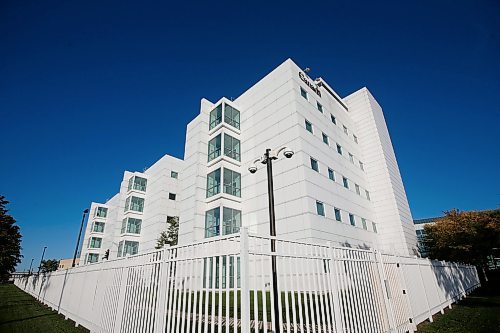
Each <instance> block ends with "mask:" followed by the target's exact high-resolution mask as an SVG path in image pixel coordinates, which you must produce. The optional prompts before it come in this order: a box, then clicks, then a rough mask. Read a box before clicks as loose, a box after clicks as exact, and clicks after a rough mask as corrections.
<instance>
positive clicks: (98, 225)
mask: <svg viewBox="0 0 500 333" xmlns="http://www.w3.org/2000/svg"><path fill="white" fill-rule="evenodd" d="M92 231H94V232H104V222H94V225H93V227H92Z"/></svg>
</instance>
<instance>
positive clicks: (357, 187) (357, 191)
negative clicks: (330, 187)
mask: <svg viewBox="0 0 500 333" xmlns="http://www.w3.org/2000/svg"><path fill="white" fill-rule="evenodd" d="M354 187H355V188H356V194H357V195H360V194H361V193H360V192H359V185H358V184H354Z"/></svg>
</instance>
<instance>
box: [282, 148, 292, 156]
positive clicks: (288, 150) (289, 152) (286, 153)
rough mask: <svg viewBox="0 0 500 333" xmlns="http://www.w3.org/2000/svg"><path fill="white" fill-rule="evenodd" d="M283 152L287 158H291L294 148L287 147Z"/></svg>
mask: <svg viewBox="0 0 500 333" xmlns="http://www.w3.org/2000/svg"><path fill="white" fill-rule="evenodd" d="M283 154H284V155H285V157H286V158H290V157H292V156H293V150H291V149H286V150H285V151H284V152H283Z"/></svg>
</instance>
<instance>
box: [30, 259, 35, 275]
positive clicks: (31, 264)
mask: <svg viewBox="0 0 500 333" xmlns="http://www.w3.org/2000/svg"><path fill="white" fill-rule="evenodd" d="M33 260H35V258H31V263H30V269H28V275H31V266H33Z"/></svg>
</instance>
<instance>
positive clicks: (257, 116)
mask: <svg viewBox="0 0 500 333" xmlns="http://www.w3.org/2000/svg"><path fill="white" fill-rule="evenodd" d="M285 146H286V147H287V149H290V150H292V151H294V155H293V157H292V158H290V159H287V158H279V159H277V160H275V161H274V162H273V169H274V190H275V212H276V229H277V235H278V236H279V237H283V238H287V239H293V240H302V241H308V242H317V243H325V242H331V243H332V244H334V245H343V246H352V247H357V248H372V247H376V248H380V249H382V250H384V251H389V252H392V253H398V254H403V255H413V254H416V251H417V241H416V237H415V229H414V226H413V220H412V216H411V212H410V209H409V206H408V201H407V199H406V193H405V190H404V186H403V182H402V180H401V175H400V173H399V168H398V164H397V161H396V157H395V154H394V150H393V147H392V143H391V139H390V136H389V132H388V129H387V126H386V123H385V119H384V116H383V113H382V109H381V107H380V105H379V104H378V103H377V101H376V100H375V98H374V97H373V96H372V95H371V93H370V92H369V91H368V89H366V88H362V89H360V90H358V91H356V92H354V93H352V94H351V95H349V96H347V97H345V98H341V97H340V96H339V95H338V94H337V93H335V91H334V90H333V89H332V88H331V86H330V85H329V84H328V83H326V81H325V80H323V79H322V78H317V79H314V80H313V79H311V78H310V77H309V76H308V75H307V74H306V73H305V72H303V71H302V70H301V69H300V68H299V67H298V66H297V65H296V64H295V63H294V62H293V61H292V60H290V59H288V60H286V61H285V62H284V63H282V64H281V65H280V66H278V67H277V68H276V69H274V70H273V71H272V72H271V73H269V74H268V75H266V76H265V77H264V78H262V79H261V80H260V81H259V82H257V83H256V84H255V85H254V86H252V87H251V88H249V89H248V90H247V91H245V92H244V93H243V94H242V95H240V96H239V97H238V98H236V99H234V100H229V99H227V98H222V99H220V100H219V101H216V102H211V101H208V100H206V99H202V100H201V106H200V113H199V115H198V116H196V117H195V118H194V119H193V120H192V121H191V122H190V123H189V124H188V126H187V131H186V143H185V153H184V159H183V160H178V159H175V158H172V157H170V156H168V155H166V156H165V157H163V158H162V159H161V160H160V161H158V162H157V163H156V164H155V165H153V166H152V167H151V168H150V169H148V170H146V171H145V172H144V173H131V172H125V175H124V178H123V181H122V186H121V188H120V192H119V193H118V194H117V195H116V196H115V197H113V198H112V199H110V200H108V201H107V202H106V203H104V204H97V203H93V204H92V206H91V212H94V213H93V214H94V215H92V216H91V217H90V219H89V223H88V226H87V230H86V235H85V240H84V247H85V245H86V243H87V248H86V249H84V250H83V251H82V258H83V256H85V262H86V263H87V262H93V261H96V260H97V261H98V260H100V259H99V258H102V255H103V253H104V251H106V250H107V249H109V250H110V256H111V257H116V256H122V255H126V254H132V253H137V252H142V251H147V250H151V249H153V248H154V244H155V240H156V239H157V238H158V235H159V232H160V231H161V230H162V228H163V229H166V217H167V216H179V243H188V242H193V241H199V240H202V239H204V238H207V237H216V236H219V235H226V234H230V233H234V232H238V231H239V229H240V227H241V226H244V227H246V228H248V230H249V232H250V233H255V234H262V235H268V234H269V215H268V200H267V174H266V170H265V165H263V164H261V163H259V162H258V161H257V162H256V163H255V161H256V160H257V159H259V157H261V156H262V155H263V154H264V153H265V151H266V149H268V148H269V149H278V148H280V147H285ZM253 165H255V166H256V167H257V168H258V170H257V172H255V173H250V172H249V171H248V168H249V167H250V166H253ZM152 169H153V170H155V171H154V172H153V171H150V170H152ZM169 170H170V171H172V170H175V172H176V175H177V178H174V179H173V180H172V179H170V182H165V181H166V179H168V176H169V173H168V172H169ZM160 174H161V175H163V177H165V179H163V180H156V182H157V183H158V185H157V188H155V189H153V188H151V190H150V184H151V183H152V182H154V180H153V179H157V178H158V177H159V175H160ZM132 177H135V178H132ZM137 177H138V178H137ZM140 178H144V179H146V180H147V185H146V189H145V191H140V190H134V188H135V185H133V186H132V190H130V188H131V186H130V185H129V184H130V182H132V184H135V181H136V180H135V179H139V180H140ZM170 178H172V177H170ZM140 181H141V182H143V181H142V180H140ZM139 187H140V186H139ZM172 191H174V192H172ZM166 193H176V198H175V200H173V202H172V203H171V205H170V206H169V205H164V204H163V201H162V203H158V204H156V205H154V203H155V202H157V200H160V199H161V198H163V197H164V196H165V194H166ZM162 195H163V196H162ZM134 198H135V199H134ZM141 198H142V199H143V200H140V199H141ZM132 201H133V202H134V205H139V206H140V207H142V208H141V209H142V211H141V212H137V211H136V210H131V209H130V207H129V206H130V204H131V203H132ZM141 203H142V204H141ZM141 205H142V206H141ZM134 207H135V206H134ZM103 209H107V213H106V214H104V215H106V216H105V217H103V216H102V215H103V213H102V212H103ZM130 218H132V219H139V220H141V228H140V229H141V230H140V232H138V233H128V232H123V230H124V229H123V227H120V226H121V225H122V224H123V223H125V224H124V225H126V226H127V227H126V228H125V230H126V231H127V230H129V229H127V228H128V223H129V222H128V221H129V220H130ZM126 219H128V220H126ZM124 221H127V222H124ZM131 221H135V220H131ZM96 223H97V225H96ZM102 223H104V227H103V228H104V230H102V231H101V226H102ZM133 223H135V222H133ZM133 223H132V224H133ZM108 225H109V226H108ZM146 226H147V227H146ZM106 228H108V229H109V230H108V229H106ZM132 229H134V228H132ZM96 230H97V231H96ZM134 230H136V229H134ZM93 237H95V238H96V239H97V240H95V239H93ZM99 239H100V240H99ZM120 244H121V245H120ZM131 247H132V250H130V248H131ZM98 256H99V257H98ZM89 258H91V259H89Z"/></svg>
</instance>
